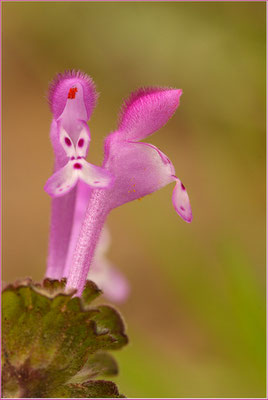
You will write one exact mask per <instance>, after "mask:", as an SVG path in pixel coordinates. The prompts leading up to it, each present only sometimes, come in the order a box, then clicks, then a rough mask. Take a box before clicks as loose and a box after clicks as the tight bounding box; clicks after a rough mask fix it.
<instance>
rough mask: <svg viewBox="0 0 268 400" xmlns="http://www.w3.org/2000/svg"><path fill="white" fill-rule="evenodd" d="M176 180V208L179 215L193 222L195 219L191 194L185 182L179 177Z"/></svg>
mask: <svg viewBox="0 0 268 400" xmlns="http://www.w3.org/2000/svg"><path fill="white" fill-rule="evenodd" d="M175 180H176V186H175V188H174V190H173V195H172V202H173V206H174V208H175V210H176V211H177V213H178V214H179V216H180V217H181V218H182V219H183V220H184V221H186V222H191V221H192V219H193V215H192V209H191V205H190V200H189V196H188V194H187V191H186V189H185V186H184V185H183V183H182V182H181V181H180V180H179V179H178V178H175Z"/></svg>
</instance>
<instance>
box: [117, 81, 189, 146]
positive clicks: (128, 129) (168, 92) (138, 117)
mask: <svg viewBox="0 0 268 400" xmlns="http://www.w3.org/2000/svg"><path fill="white" fill-rule="evenodd" d="M181 94H182V90H180V89H169V88H145V89H140V90H138V91H136V92H134V93H133V94H132V95H131V96H130V98H129V99H128V100H126V102H125V103H124V105H123V108H122V111H121V114H120V119H119V126H118V129H117V131H116V132H114V133H113V134H112V135H115V136H116V137H117V138H118V139H120V140H135V141H136V140H141V139H144V138H145V137H147V136H149V135H151V134H152V133H154V132H155V131H157V130H158V129H160V128H161V127H162V126H163V125H165V124H166V123H167V122H168V120H169V119H170V118H171V117H172V115H173V114H174V112H175V111H176V109H177V107H178V106H179V102H180V96H181Z"/></svg>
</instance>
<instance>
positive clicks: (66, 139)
mask: <svg viewBox="0 0 268 400" xmlns="http://www.w3.org/2000/svg"><path fill="white" fill-rule="evenodd" d="M64 141H65V143H66V144H67V146H71V145H72V142H71V141H70V139H69V138H67V137H66V138H64Z"/></svg>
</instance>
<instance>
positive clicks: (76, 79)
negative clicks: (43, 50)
mask: <svg viewBox="0 0 268 400" xmlns="http://www.w3.org/2000/svg"><path fill="white" fill-rule="evenodd" d="M75 88H77V89H78V91H77V92H76V91H75ZM71 89H73V90H71ZM81 89H82V91H81ZM48 100H49V104H50V108H51V111H52V113H53V115H54V118H55V119H58V118H59V117H60V116H61V115H62V113H63V111H64V109H65V107H66V105H67V104H69V105H72V106H73V108H74V110H73V111H74V112H75V113H76V114H77V115H80V117H79V118H80V119H82V120H85V121H87V120H88V119H89V118H90V116H91V114H92V111H93V109H94V107H95V105H96V101H97V93H96V89H95V85H94V82H93V80H92V79H91V78H90V76H88V75H86V74H85V73H83V72H81V71H75V70H70V71H65V72H64V73H62V74H58V75H57V76H56V77H55V79H54V80H53V81H52V82H51V84H50V87H49V94H48ZM69 111H70V109H69ZM71 112H72V110H71Z"/></svg>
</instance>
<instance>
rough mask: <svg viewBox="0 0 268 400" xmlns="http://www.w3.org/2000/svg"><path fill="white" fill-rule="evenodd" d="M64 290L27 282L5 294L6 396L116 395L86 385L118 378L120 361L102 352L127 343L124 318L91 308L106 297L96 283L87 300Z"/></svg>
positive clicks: (101, 308) (61, 284) (90, 286)
mask: <svg viewBox="0 0 268 400" xmlns="http://www.w3.org/2000/svg"><path fill="white" fill-rule="evenodd" d="M64 287H65V281H55V280H49V279H45V280H44V281H43V283H42V284H36V283H33V282H32V281H31V280H29V279H28V280H25V281H22V282H17V283H16V284H14V285H9V286H7V287H6V288H5V289H4V291H3V294H2V325H3V327H2V343H3V344H2V349H3V352H2V357H3V363H2V366H3V373H2V377H3V396H4V397H51V396H52V393H54V391H55V390H56V389H55V388H57V390H62V391H63V393H65V392H66V393H70V392H73V391H78V392H79V393H80V392H81V393H83V395H81V397H85V394H84V393H91V392H90V391H92V393H93V392H94V390H104V391H105V389H104V388H106V387H107V390H108V389H109V390H108V392H109V391H110V390H111V387H112V386H111V385H113V384H112V383H111V382H109V383H108V384H107V385H106V384H105V385H104V388H103V389H101V388H100V387H99V385H101V384H100V383H97V384H96V386H95V384H93V383H92V381H90V382H91V383H90V385H89V386H87V385H88V382H87V381H89V379H92V378H93V377H96V376H98V375H112V374H116V373H117V370H118V369H117V365H116V362H115V360H114V359H113V358H112V357H111V356H110V355H109V354H108V353H103V350H107V349H119V348H121V347H123V346H124V345H125V344H126V343H127V341H128V339H127V336H126V334H125V329H124V324H123V321H122V318H121V316H120V314H119V313H118V312H117V311H116V310H114V309H113V308H112V307H108V306H99V307H96V308H92V307H90V303H91V302H92V300H93V299H95V298H96V297H97V296H98V295H99V294H100V293H101V291H100V290H99V289H98V288H97V286H96V285H95V284H94V283H93V282H87V284H86V287H85V291H84V293H83V295H82V299H80V298H78V297H72V296H73V294H74V291H72V292H69V293H65V292H64ZM94 382H95V381H94ZM96 382H104V381H96ZM78 383H79V385H78ZM81 383H83V385H84V386H83V388H81ZM77 385H78V386H77ZM60 388H61V389H60ZM116 390H117V389H116ZM108 392H107V393H108ZM109 393H110V392H109ZM104 394H105V393H104V392H103V393H102V395H103V396H102V397H109V396H110V395H108V394H107V396H104ZM57 396H58V395H57ZM118 396H119V395H118ZM58 397H62V396H58ZM67 397H69V394H68V396H67ZM76 397H79V396H78V395H77V396H76ZM87 397H90V396H87Z"/></svg>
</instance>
